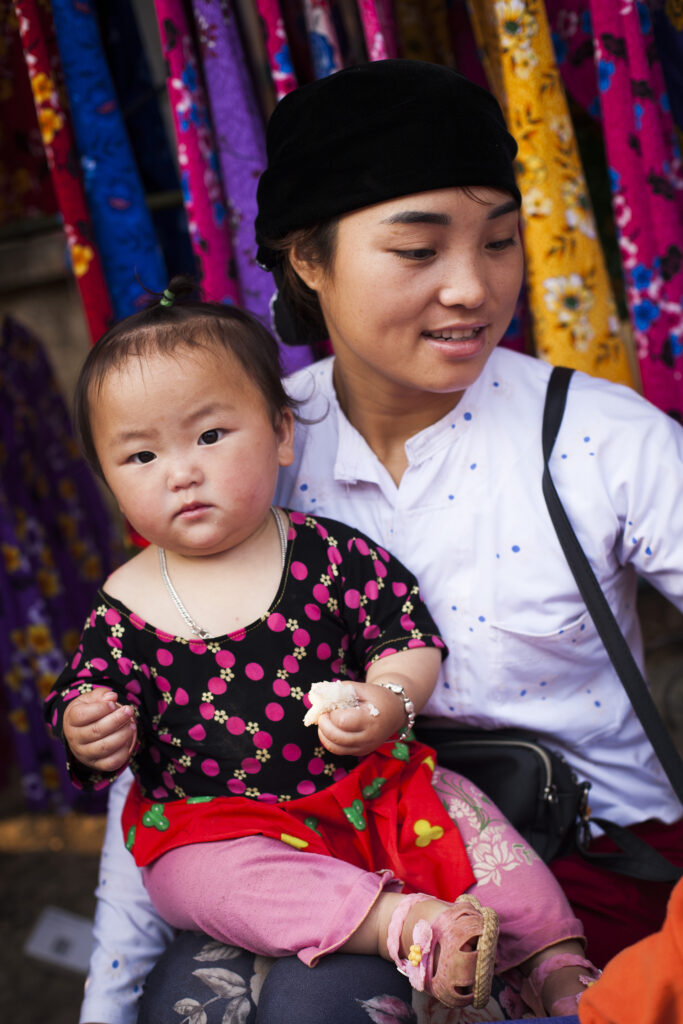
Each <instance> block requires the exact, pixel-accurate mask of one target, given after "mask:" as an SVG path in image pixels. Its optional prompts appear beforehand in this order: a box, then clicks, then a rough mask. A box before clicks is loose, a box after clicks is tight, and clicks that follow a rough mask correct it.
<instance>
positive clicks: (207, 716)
mask: <svg viewBox="0 0 683 1024" xmlns="http://www.w3.org/2000/svg"><path fill="white" fill-rule="evenodd" d="M215 713H216V711H215V708H214V706H213V704H208V703H202V704H200V705H199V714H200V715H201V716H202V718H203V719H204V720H205V721H206V722H210V721H211V719H212V718H213V716H214V715H215Z"/></svg>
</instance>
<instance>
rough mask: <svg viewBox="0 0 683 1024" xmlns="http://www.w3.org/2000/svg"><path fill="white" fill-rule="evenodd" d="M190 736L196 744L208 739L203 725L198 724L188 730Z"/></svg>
mask: <svg viewBox="0 0 683 1024" xmlns="http://www.w3.org/2000/svg"><path fill="white" fill-rule="evenodd" d="M188 736H189V737H190V739H193V740H194V741H195V742H196V743H201V741H202V740H204V739H206V729H205V728H204V726H203V725H201V724H200V723H199V722H197V724H196V725H193V726H192V728H191V729H188Z"/></svg>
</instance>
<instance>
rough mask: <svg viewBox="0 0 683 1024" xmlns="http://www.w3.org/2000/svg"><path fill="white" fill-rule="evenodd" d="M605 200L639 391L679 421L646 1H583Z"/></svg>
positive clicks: (681, 205)
mask: <svg viewBox="0 0 683 1024" xmlns="http://www.w3.org/2000/svg"><path fill="white" fill-rule="evenodd" d="M591 11H592V17H593V32H594V36H595V47H596V59H597V66H598V83H599V89H600V103H601V106H602V123H603V130H604V133H605V146H606V150H607V160H608V164H609V169H610V181H611V187H612V202H613V207H614V215H615V220H616V225H617V232H618V238H619V247H620V250H621V259H622V265H623V270H624V278H625V285H626V299H627V302H628V306H629V311H630V314H631V321H632V324H633V331H634V337H635V342H636V349H637V354H638V360H639V364H640V372H641V376H642V381H643V393H644V394H645V397H646V398H649V399H650V401H652V402H653V403H654V404H655V405H657V406H659V408H660V409H663V410H664V411H665V412H668V413H670V414H671V415H672V416H675V417H676V418H677V419H679V420H681V421H683V168H682V166H681V158H680V152H679V149H678V144H677V140H676V132H675V127H674V124H673V120H672V118H671V113H670V109H669V102H668V97H667V93H666V89H665V86H664V79H663V76H662V69H661V66H660V64H659V63H658V62H657V60H655V59H653V55H654V53H655V43H654V37H653V32H652V22H651V19H650V15H649V11H648V9H647V7H646V6H645V4H641V3H633V2H632V0H629V2H626V3H623V4H621V5H619V6H618V7H617V6H615V5H612V4H605V3H601V2H595V0H592V2H591Z"/></svg>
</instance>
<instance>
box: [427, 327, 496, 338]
mask: <svg viewBox="0 0 683 1024" xmlns="http://www.w3.org/2000/svg"><path fill="white" fill-rule="evenodd" d="M482 330H483V328H482V327H472V328H470V330H468V331H455V330H454V331H450V330H443V331H423V332H422V335H423V337H425V338H431V339H433V340H434V341H474V339H475V338H478V337H479V335H480V334H481V332H482Z"/></svg>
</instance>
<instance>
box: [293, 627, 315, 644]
mask: <svg viewBox="0 0 683 1024" xmlns="http://www.w3.org/2000/svg"><path fill="white" fill-rule="evenodd" d="M292 640H293V641H294V643H295V644H296V646H297V647H307V646H308V644H310V642H311V634H310V633H308V632H307V631H306V630H305V629H295V630H294V632H293V633H292Z"/></svg>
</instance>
